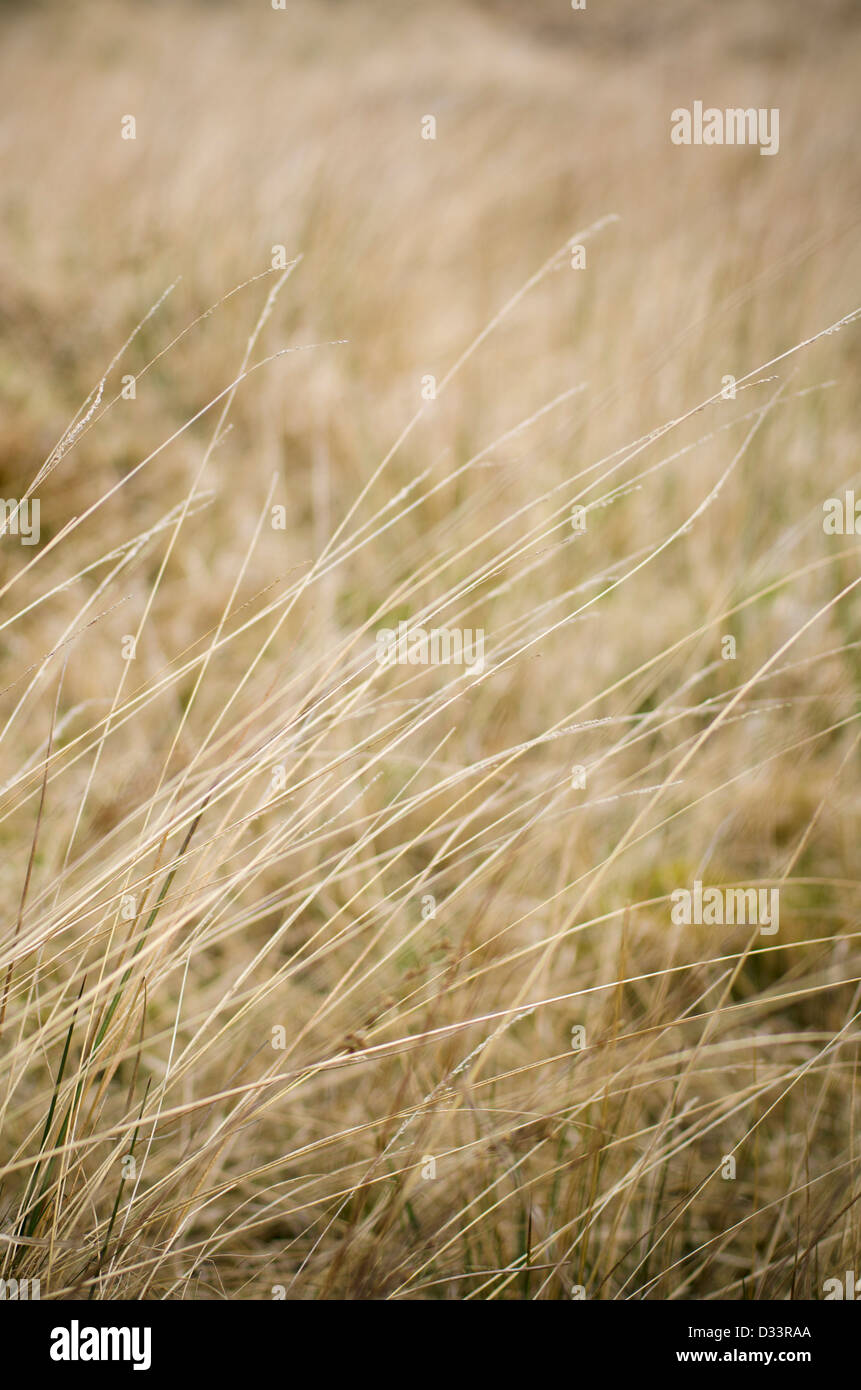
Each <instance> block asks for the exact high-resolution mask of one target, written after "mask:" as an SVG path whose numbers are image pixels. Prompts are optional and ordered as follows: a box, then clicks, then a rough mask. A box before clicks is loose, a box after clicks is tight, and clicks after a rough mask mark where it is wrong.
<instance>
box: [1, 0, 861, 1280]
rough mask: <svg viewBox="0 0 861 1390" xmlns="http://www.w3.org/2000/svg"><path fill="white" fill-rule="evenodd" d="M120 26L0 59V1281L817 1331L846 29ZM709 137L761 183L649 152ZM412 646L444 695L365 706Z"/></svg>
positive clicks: (846, 995) (385, 19) (850, 1198)
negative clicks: (643, 1305)
mask: <svg viewBox="0 0 861 1390" xmlns="http://www.w3.org/2000/svg"><path fill="white" fill-rule="evenodd" d="M503 8H504V7H503ZM682 8H683V9H684V7H682ZM686 12H687V11H686ZM586 13H589V12H588V11H587V12H586ZM740 13H742V12H740ZM748 13H755V15H756V16H758V18H759V21H760V22H761V25H764V26H765V27H766V28H768V24H770V23H772V21H773V16H774V10H773V9H772V8H771V7H770V6H762V7H759V8H757V7H752V9H751V10H750V11H748ZM830 13H831V12H830V11H829V14H830ZM582 18H583V17H582V16H579V15H578V16H576V17H575V18H574V19H573V20H572V22H573V23H580V22H581V20H582ZM157 19H158V22H156V20H155V18H152V16H151V14H150V12H147V14H142V13H141V12H140V11H139V10H137V9H134V8H131V7H127V6H125V5H117V6H116V7H113V6H108V7H104V6H101V7H99V6H96V7H88V6H83V7H82V8H81V9H80V10H79V11H78V12H77V13H76V15H75V18H74V22H72V19H71V17H70V16H68V15H67V14H66V13H65V11H64V10H63V9H62V7H56V8H55V7H53V6H46V7H44V8H43V9H42V10H37V11H36V12H34V13H33V14H31V15H29V16H26V17H19V18H12V19H7V20H5V21H4V24H5V25H6V29H7V42H6V43H5V44H4V48H3V54H4V56H3V58H2V60H0V61H2V66H3V80H4V84H5V89H6V90H7V91H8V92H9V93H10V94H11V106H12V109H13V110H14V111H15V118H14V121H13V122H9V123H8V124H7V126H6V128H5V130H4V131H3V136H4V139H5V144H6V148H7V150H11V149H12V141H13V140H14V150H13V152H12V158H13V159H14V160H15V161H17V163H16V164H15V166H14V168H15V171H16V177H15V178H14V180H13V185H14V187H15V189H16V194H15V197H13V198H10V199H9V200H8V201H7V203H6V205H5V208H4V211H3V221H2V235H0V307H2V310H3V313H4V316H5V318H6V321H7V329H8V331H7V334H6V338H5V346H4V348H3V351H2V358H0V389H2V391H3V394H4V398H5V400H6V403H7V405H8V411H7V423H6V425H5V426H4V429H3V432H2V434H0V483H2V489H3V495H4V497H12V496H14V497H15V498H16V499H22V498H25V497H28V498H33V497H37V498H38V499H39V500H40V504H41V525H42V534H41V541H40V544H39V545H38V546H37V547H33V548H29V549H28V548H27V547H24V546H20V545H19V544H18V543H17V541H16V539H15V538H14V536H12V535H6V536H4V537H3V538H2V543H0V565H2V567H3V568H2V583H0V590H1V591H2V599H3V607H2V613H0V696H2V710H0V837H2V850H3V853H2V857H0V893H2V904H3V908H4V921H5V924H6V925H5V928H4V931H3V935H2V941H0V990H2V999H0V1016H2V1023H0V1107H2V1108H0V1135H2V1139H0V1183H2V1187H0V1277H2V1278H11V1277H15V1278H18V1279H23V1278H31V1279H32V1278H38V1279H39V1280H40V1283H41V1291H42V1297H43V1298H44V1297H49V1298H55V1299H63V1298H73V1297H75V1298H82V1297H83V1298H106V1299H116V1298H170V1299H176V1298H195V1299H200V1298H216V1299H218V1298H224V1297H230V1298H270V1297H272V1296H276V1297H278V1296H281V1295H286V1296H288V1297H299V1298H330V1297H349V1298H365V1297H381V1296H382V1297H391V1298H403V1297H422V1298H468V1299H474V1298H478V1299H486V1298H491V1299H492V1298H559V1297H564V1298H568V1297H571V1295H572V1289H573V1290H574V1291H575V1295H576V1293H577V1291H578V1290H582V1291H584V1292H585V1294H586V1296H587V1297H590V1298H686V1297H698V1298H717V1297H729V1298H746V1297H775V1298H784V1297H795V1298H798V1297H811V1296H812V1297H818V1296H821V1288H822V1282H823V1280H824V1278H826V1277H828V1276H829V1275H833V1274H838V1275H839V1274H840V1273H841V1272H842V1271H843V1270H844V1269H846V1268H852V1267H853V1261H854V1262H855V1263H856V1264H857V1255H858V1249H859V1218H858V1207H857V1202H856V1198H857V1197H858V1195H859V1188H858V1177H857V1171H856V1165H857V1150H858V1139H857V1134H856V1130H857V1112H856V1089H855V1074H856V1069H857V1066H858V1056H859V1054H858V1044H859V1040H861V1028H859V1019H861V988H859V986H861V968H859V967H861V946H859V916H858V886H859V885H858V878H857V863H858V859H857V849H856V846H857V838H858V797H857V773H858V739H859V729H858V722H857V721H858V717H859V704H858V686H859V681H858V676H859V626H858V617H859V611H861V602H859V600H861V576H859V572H858V563H857V560H858V547H857V538H856V537H854V535H851V534H849V535H844V536H832V535H826V534H825V533H824V531H823V525H822V515H823V512H822V504H823V501H824V500H825V499H826V498H828V497H829V496H832V495H839V494H841V493H842V491H843V490H844V489H845V488H850V487H853V486H855V487H857V486H858V472H857V450H856V445H855V439H856V438H857V433H856V431H857V424H858V418H857V417H858V404H857V400H856V399H855V392H854V389H853V388H854V381H855V379H856V378H857V367H858V357H857V354H858V321H857V319H858V315H859V313H861V307H859V306H861V295H859V283H858V275H857V271H858V247H857V239H856V238H855V236H854V233H855V231H856V230H857V213H856V212H855V211H854V208H853V205H852V201H851V193H850V191H848V190H849V188H850V184H851V178H852V176H854V175H855V174H857V153H856V152H855V151H854V150H852V149H851V147H850V145H849V143H848V141H847V138H846V130H847V126H848V125H850V124H851V113H852V111H853V105H852V102H853V94H854V85H853V62H854V58H855V57H856V56H857V53H856V49H857V37H856V31H855V30H854V29H852V28H850V27H848V24H847V27H846V28H845V29H837V30H836V31H835V33H836V37H835V38H834V40H833V43H832V45H831V46H830V47H829V46H826V47H825V48H824V50H823V52H822V53H821V54H819V50H818V49H817V50H816V53H812V54H811V56H810V57H809V59H808V60H806V61H805V62H800V61H795V62H793V63H789V62H787V61H785V60H784V59H782V58H781V55H780V53H779V52H777V53H776V55H775V54H774V53H770V52H769V51H768V49H767V47H766V50H765V51H764V52H763V50H762V49H761V48H758V47H755V46H754V45H753V43H752V41H751V47H750V51H749V52H748V51H747V50H745V49H744V47H743V45H742V55H743V56H742V59H741V60H740V59H739V57H738V47H736V49H733V46H732V44H731V43H726V46H725V47H724V48H717V49H712V48H710V47H709V46H708V45H707V44H705V43H704V41H703V31H704V28H705V27H706V26H707V21H706V20H705V19H703V20H702V22H701V24H700V25H694V26H693V28H692V29H690V30H688V29H686V28H685V27H684V26H682V27H681V28H680V29H679V30H678V32H676V33H674V34H671V35H670V36H669V37H668V38H667V39H666V40H665V42H664V43H663V44H662V45H659V46H658V47H657V48H652V49H649V51H648V52H645V53H644V54H642V55H641V56H640V57H634V58H632V57H631V56H630V54H628V56H621V55H623V54H625V53H627V49H625V48H622V49H621V50H620V49H618V48H617V47H616V46H615V44H614V42H612V41H611V38H610V37H608V36H607V34H605V33H604V32H603V31H601V43H600V44H598V45H597V47H596V48H595V49H594V50H593V49H592V48H590V47H588V45H587V46H585V47H584V48H583V49H581V48H580V47H578V46H577V45H576V44H575V43H573V42H572V44H571V45H570V47H566V46H565V45H563V44H559V43H557V42H556V41H555V39H554V41H553V42H552V43H551V44H549V45H545V44H544V43H543V41H542V35H543V30H542V28H541V27H540V26H538V28H537V29H536V31H535V32H534V33H531V34H524V33H522V32H521V31H520V29H519V28H518V26H517V25H516V24H511V23H510V22H509V21H508V19H506V18H505V17H503V18H502V19H500V18H499V17H497V15H496V11H495V9H494V7H478V8H475V9H474V8H468V7H466V6H460V5H457V6H451V7H442V8H440V10H439V11H438V12H435V14H434V15H433V16H432V17H429V16H428V14H427V13H426V12H425V10H424V9H423V8H422V7H416V8H415V9H414V10H413V9H410V8H409V7H407V9H406V10H404V9H402V8H401V7H391V6H388V5H380V6H370V7H364V6H357V7H329V6H328V5H316V6H315V5H306V6H297V7H294V8H293V9H292V10H291V16H290V19H289V27H284V25H285V21H284V16H283V15H281V14H277V13H275V12H268V11H263V10H260V11H259V12H258V13H256V14H254V15H251V14H250V13H247V12H244V7H238V6H237V7H232V6H226V7H223V8H217V9H214V8H211V7H202V8H198V7H196V6H194V5H191V4H189V5H183V6H169V7H167V8H165V9H164V10H163V11H159V10H157ZM554 22H555V21H554ZM736 23H737V24H741V23H742V21H741V19H739V18H738V17H736ZM279 24H281V25H282V28H281V29H279V28H278V27H277V26H278V25H279ZM553 32H554V33H555V32H556V31H555V30H554V31H553ZM732 32H733V33H734V34H735V35H736V37H737V38H738V37H739V35H740V34H742V31H741V30H740V29H735V30H733V31H732ZM769 32H770V30H769ZM51 35H53V40H52V43H51V44H49V43H48V39H49V37H50V36H51ZM731 37H732V34H730V38H731ZM742 37H744V35H743V34H742ZM722 38H723V39H724V40H726V39H727V36H726V34H725V33H724V34H723V35H722ZM746 41H747V40H745V42H746ZM739 42H741V40H740V39H739ZM192 46H193V50H194V61H193V63H191V62H190V60H189V57H188V55H189V53H190V51H191V48H192ZM453 52H456V53H457V55H458V57H457V60H456V61H455V59H454V58H453V57H452V54H453ZM816 54H819V56H816ZM405 64H408V65H409V66H408V70H407V69H405ZM405 71H406V72H407V76H408V78H409V80H407V77H406V76H404V73H405ZM82 73H83V74H84V76H85V80H82ZM682 76H683V77H684V82H682ZM37 79H38V80H37ZM72 84H74V91H75V92H79V93H80V92H83V93H85V97H86V99H85V100H81V101H79V102H78V103H77V104H73V103H71V102H70V94H71V91H72ZM682 87H683V88H684V90H683V91H682ZM739 87H743V88H744V89H745V91H744V95H742V96H740V95H739V94H738V88H739ZM46 91H47V92H49V93H50V99H49V100H45V98H44V93H45V92H46ZM680 91H681V92H682V95H681V97H680V96H679V93H680ZM724 93H727V96H726V100H727V101H728V102H731V103H732V104H737V103H738V102H740V101H744V102H745V104H747V103H750V104H754V105H757V106H759V105H763V106H775V105H780V107H781V151H780V154H779V156H778V157H776V158H774V159H761V158H759V156H758V154H757V152H756V150H729V149H725V150H684V151H682V150H678V149H676V148H674V147H672V146H671V145H670V143H669V140H668V136H667V129H668V117H669V111H670V110H671V109H672V108H673V107H674V106H675V105H677V104H678V103H679V100H682V99H687V98H688V96H690V97H691V98H693V97H696V96H699V95H705V96H706V97H707V99H708V100H714V102H715V103H716V104H721V102H722V101H723V100H724V95H723V94H724ZM754 98H755V99H754ZM127 112H131V113H134V114H135V115H136V118H137V127H138V134H137V139H136V140H135V141H134V142H126V143H124V142H122V141H121V139H120V135H119V130H120V119H121V117H122V116H123V115H124V114H125V113H127ZM427 112H436V113H437V116H438V136H437V139H436V141H434V142H423V141H422V139H421V136H420V123H421V118H422V116H423V115H424V114H426V113H427ZM61 113H63V114H62V122H64V123H65V122H68V128H67V129H66V130H64V131H62V138H61V130H60V126H61ZM70 150H74V151H75V152H76V158H74V159H72V158H70ZM34 168H38V169H39V170H40V178H39V179H38V180H36V181H34V182H32V183H31V182H29V179H28V175H29V171H30V170H32V169H34ZM800 191H801V193H802V194H803V196H799V192H800ZM572 245H582V246H583V247H584V248H585V252H586V265H585V268H584V269H581V270H575V269H572V267H571V249H570V248H571V246H572ZM275 246H284V247H285V257H286V263H284V264H282V258H279V257H278V256H276V257H275V259H276V262H277V266H276V268H273V267H272V264H271V261H272V248H273V247H275ZM728 374H729V375H732V376H733V377H734V378H735V379H736V389H735V394H734V395H732V396H730V397H727V396H726V394H725V393H723V392H722V383H723V381H724V379H725V377H726V376H727V375H728ZM428 377H432V378H433V379H434V381H433V386H434V390H433V392H431V391H430V390H429V389H428V388H427V378H428ZM130 378H133V379H134V396H133V398H130V396H129V386H128V383H129V379H130ZM423 383H424V385H425V391H424V394H423ZM39 458H41V459H42V460H43V461H42V463H41V464H39V463H38V459H39ZM859 491H861V489H859ZM572 522H573V524H572ZM402 622H404V623H407V624H409V625H410V629H411V630H413V631H414V630H415V629H418V628H424V629H425V630H430V629H432V628H439V627H445V628H447V629H450V630H451V629H464V628H468V629H470V630H472V631H475V630H481V631H482V632H483V633H484V634H485V643H486V659H485V663H484V667H483V669H478V668H473V669H470V668H469V667H465V666H457V665H428V664H414V665H410V664H394V665H388V666H386V665H381V664H380V663H379V662H378V660H377V656H376V653H377V647H376V634H377V633H378V632H379V631H380V630H381V629H383V628H387V629H397V627H398V624H399V623H402ZM727 638H732V639H734V643H735V655H734V656H729V657H728V656H727V653H728V651H729V648H728V647H727V645H726V639H727ZM696 879H699V880H703V881H706V882H708V883H710V884H714V885H719V886H722V887H734V886H744V887H755V888H770V887H777V888H779V890H780V930H779V933H778V934H777V935H776V936H774V937H769V936H763V935H760V934H759V933H758V932H757V931H756V930H755V929H753V930H752V929H751V928H750V927H743V926H730V927H716V926H708V925H706V926H696V925H692V926H676V925H674V923H673V922H672V919H671V894H672V893H673V892H674V890H676V889H678V888H682V887H687V886H689V885H690V884H692V883H693V882H694V881H695V880H696ZM578 1029H583V1030H584V1032H583V1034H582V1035H581V1034H579V1033H577V1031H576V1030H578ZM581 1042H582V1043H583V1044H584V1045H582V1046H578V1044H579V1043H581ZM733 1167H734V1176H728V1173H729V1171H730V1170H731V1169H733Z"/></svg>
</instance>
